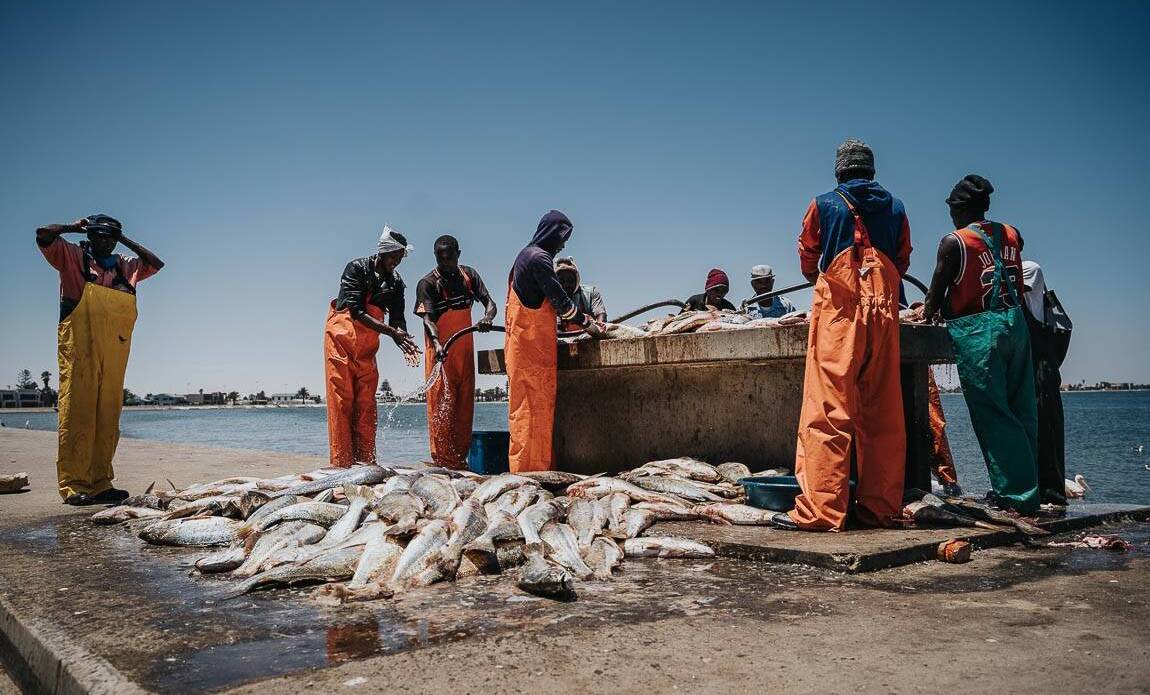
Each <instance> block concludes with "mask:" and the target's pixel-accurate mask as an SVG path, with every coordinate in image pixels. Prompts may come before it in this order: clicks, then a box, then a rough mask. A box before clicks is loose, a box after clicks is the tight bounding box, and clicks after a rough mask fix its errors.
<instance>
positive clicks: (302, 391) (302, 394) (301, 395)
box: [295, 386, 311, 401]
mask: <svg viewBox="0 0 1150 695" xmlns="http://www.w3.org/2000/svg"><path fill="white" fill-rule="evenodd" d="M295 397H296V398H298V399H300V400H301V401H306V400H307V399H309V398H311V394H310V393H308V392H307V387H306V386H301V387H299V391H296V392H295Z"/></svg>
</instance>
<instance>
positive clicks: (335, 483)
mask: <svg viewBox="0 0 1150 695" xmlns="http://www.w3.org/2000/svg"><path fill="white" fill-rule="evenodd" d="M391 476H392V471H391V469H388V468H383V467H382V466H352V467H351V468H348V469H345V470H342V471H340V472H338V473H332V474H331V475H326V476H324V477H322V478H319V479H317V480H310V481H308V482H304V483H300V484H299V485H293V486H292V487H289V488H287V489H286V490H280V491H278V492H273V493H271V496H272V497H273V498H274V497H282V496H283V495H297V496H308V495H314V494H316V493H319V492H323V491H324V490H330V489H332V488H337V487H343V486H344V485H375V484H376V483H382V482H383V481H384V480H387V479H388V478H390V477H391Z"/></svg>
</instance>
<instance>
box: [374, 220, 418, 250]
mask: <svg viewBox="0 0 1150 695" xmlns="http://www.w3.org/2000/svg"><path fill="white" fill-rule="evenodd" d="M393 234H395V230H394V229H392V228H391V227H388V226H387V225H384V226H383V234H380V235H379V249H378V253H392V252H393V251H403V255H404V256H407V254H409V253H411V252H412V251H414V250H415V247H414V246H412V245H411V244H401V243H399V240H398V239H396V238H395V237H394V236H392V235H393Z"/></svg>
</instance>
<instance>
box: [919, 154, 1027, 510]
mask: <svg viewBox="0 0 1150 695" xmlns="http://www.w3.org/2000/svg"><path fill="white" fill-rule="evenodd" d="M993 192H994V187H993V186H992V185H991V184H990V182H989V181H987V180H986V179H985V178H983V177H981V176H979V175H977V174H970V175H968V176H965V177H963V179H962V180H961V181H959V182H958V183H957V184H956V185H955V187H954V189H953V190H952V191H951V194H950V197H948V198H947V199H946V203H947V205H948V206H949V207H950V217H951V221H953V222H954V226H955V231H953V232H951V233H950V234H947V235H946V236H945V237H943V238H942V241H941V242H940V243H939V245H938V260H937V263H936V265H935V269H934V276H933V277H932V278H931V282H930V292H928V293H927V297H926V305H925V307H924V308H923V314H924V317H925V318H926V319H927V320H933V319H934V318H936V317H937V316H939V315H942V316H943V317H944V318H946V322H947V323H946V327H947V331H948V332H949V333H950V337H951V342H952V343H953V345H954V353H955V361H956V362H957V363H958V378H959V380H960V381H961V382H962V393H963V396H964V397H965V398H966V406H967V408H968V409H969V410H970V424H971V425H972V426H973V428H974V433H975V435H976V436H977V438H978V444H979V446H980V447H981V448H982V455H983V458H984V459H985V460H986V468H987V472H988V473H989V477H990V486H991V490H992V497H993V498H994V501H995V503H996V504H998V505H999V506H1003V507H1008V508H1010V509H1014V510H1015V511H1018V512H1021V513H1024V514H1030V513H1033V512H1036V511H1038V506H1039V493H1038V472H1037V463H1036V458H1035V456H1036V451H1037V437H1038V414H1037V407H1036V405H1035V392H1034V373H1033V371H1032V364H1031V359H1030V336H1029V332H1028V331H1027V326H1026V317H1025V316H1024V315H1023V312H1022V308H1021V302H1022V297H1023V296H1024V287H1023V284H1022V245H1023V242H1022V236H1021V235H1020V234H1019V233H1018V230H1017V229H1015V228H1014V227H1012V226H1010V225H1008V224H1003V223H1001V222H991V221H989V220H988V219H986V212H987V210H989V209H990V194H991V193H993Z"/></svg>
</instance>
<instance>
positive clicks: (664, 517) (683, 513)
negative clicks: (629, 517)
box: [635, 502, 703, 521]
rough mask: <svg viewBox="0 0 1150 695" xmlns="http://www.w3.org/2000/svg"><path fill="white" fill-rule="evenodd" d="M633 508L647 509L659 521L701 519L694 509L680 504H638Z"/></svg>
mask: <svg viewBox="0 0 1150 695" xmlns="http://www.w3.org/2000/svg"><path fill="white" fill-rule="evenodd" d="M635 508H636V509H649V510H650V511H652V512H655V518H657V519H658V520H659V521H694V520H696V519H701V518H703V517H702V515H701V514H700V513H699V512H697V511H695V509H694V508H692V507H688V506H687V505H685V504H683V503H681V502H676V503H674V504H667V503H666V502H639V503H638V504H636V505H635Z"/></svg>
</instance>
